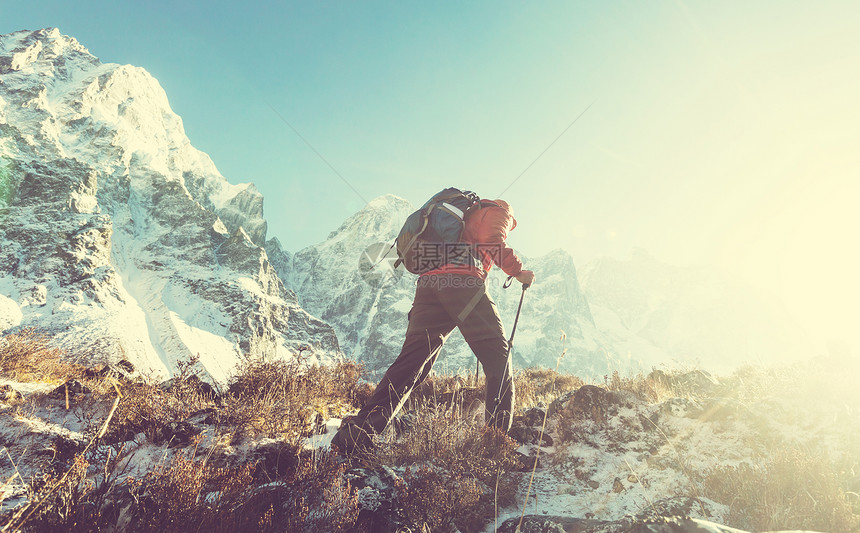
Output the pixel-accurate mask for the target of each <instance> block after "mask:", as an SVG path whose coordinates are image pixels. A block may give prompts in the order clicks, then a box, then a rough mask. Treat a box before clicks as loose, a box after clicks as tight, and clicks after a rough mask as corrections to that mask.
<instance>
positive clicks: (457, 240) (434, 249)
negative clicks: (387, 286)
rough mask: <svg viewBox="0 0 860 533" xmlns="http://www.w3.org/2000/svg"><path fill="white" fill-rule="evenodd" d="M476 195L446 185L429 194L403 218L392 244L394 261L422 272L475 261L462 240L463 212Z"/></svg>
mask: <svg viewBox="0 0 860 533" xmlns="http://www.w3.org/2000/svg"><path fill="white" fill-rule="evenodd" d="M479 202H480V199H479V198H478V195H477V194H475V193H473V192H471V191H461V190H460V189H455V188H453V187H449V188H447V189H445V190H443V191H441V192H439V193H437V194H435V195H434V196H433V197H432V198H430V199H429V200H428V201H427V203H425V204H424V205H423V206H421V209H419V210H417V211H415V212H414V213H412V214H411V215H409V217H408V218H407V219H406V222H405V223H404V224H403V228H401V229H400V233H399V234H398V235H397V239H396V240H395V241H394V244H395V245H396V246H397V256H398V259H397V261H395V262H394V268H397V267H398V266H399V265H400V263H403V266H405V267H406V270H408V271H409V272H412V273H413V274H424V273H426V272H429V271H431V270H434V269H436V268H439V267H441V266H443V265H445V264H452V263H453V264H462V265H470V264H474V261H475V259H474V256H473V254H472V253H471V251H470V249H469V246H468V245H466V244H464V243H462V242H461V239H462V236H463V229H464V228H465V225H466V223H465V218H466V213H467V212H468V211H469V209H470V208H471V207H472V206H474V205H476V204H478V203H479Z"/></svg>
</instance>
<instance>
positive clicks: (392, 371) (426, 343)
mask: <svg viewBox="0 0 860 533" xmlns="http://www.w3.org/2000/svg"><path fill="white" fill-rule="evenodd" d="M453 329H454V322H453V320H451V318H450V317H449V316H448V314H447V313H446V312H445V309H444V308H443V307H442V306H441V305H440V304H439V300H438V297H437V287H434V286H432V285H428V284H427V283H425V284H424V285H422V284H419V287H418V288H417V289H416V291H415V300H414V301H413V303H412V310H411V311H410V312H409V327H408V328H407V330H406V340H404V342H403V347H402V348H401V350H400V355H398V357H397V359H396V360H395V361H394V363H392V365H391V366H390V367H389V368H388V370H387V371H386V372H385V375H384V376H383V378H382V380H381V381H380V382H379V385H377V386H376V389H375V390H374V392H373V395H372V396H371V397H370V399H369V400H368V402H367V404H365V406H364V407H363V408H362V409H361V411H359V413H358V414H357V415H356V416H355V418H353V419H352V420H351V421H350V423H349V424H345V425H344V426H342V427H341V429H340V430H339V431H338V435H337V436H336V437H335V440H334V441H333V442H334V443H335V444H336V445H338V446H340V447H344V446H346V448H347V449H345V450H344V451H346V452H349V451H351V448H352V446H353V445H355V444H358V445H359V446H360V447H368V446H369V444H370V443H369V435H372V434H374V433H381V432H382V431H383V430H384V429H385V427H386V426H387V425H388V423H389V422H390V421H391V419H392V418H394V416H395V415H397V413H398V412H399V411H400V409H401V408H402V407H403V404H404V403H405V402H406V400H407V399H408V398H409V394H410V393H411V392H412V390H413V389H414V388H415V387H416V386H417V385H419V384H420V383H421V382H422V381H423V380H424V379H425V378H426V377H427V375H428V374H429V373H430V370H431V369H432V368H433V363H434V362H435V361H436V358H437V357H438V355H439V351H440V349H441V348H442V344H443V343H444V342H445V339H447V337H448V335H450V333H451V331H452V330H453ZM356 435H357V436H358V438H360V439H361V440H362V441H364V442H361V443H359V442H356V440H357V439H356V438H355V436H356ZM344 440H346V441H347V442H344Z"/></svg>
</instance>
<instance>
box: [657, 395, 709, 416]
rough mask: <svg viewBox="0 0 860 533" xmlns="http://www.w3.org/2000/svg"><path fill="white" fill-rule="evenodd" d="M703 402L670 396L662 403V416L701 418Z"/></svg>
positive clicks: (660, 411) (660, 410)
mask: <svg viewBox="0 0 860 533" xmlns="http://www.w3.org/2000/svg"><path fill="white" fill-rule="evenodd" d="M702 411H703V408H702V404H700V403H699V402H697V401H696V400H691V399H689V398H669V399H668V400H666V401H664V402H663V403H661V404H660V409H659V413H660V416H675V417H683V418H699V416H700V415H701V414H702Z"/></svg>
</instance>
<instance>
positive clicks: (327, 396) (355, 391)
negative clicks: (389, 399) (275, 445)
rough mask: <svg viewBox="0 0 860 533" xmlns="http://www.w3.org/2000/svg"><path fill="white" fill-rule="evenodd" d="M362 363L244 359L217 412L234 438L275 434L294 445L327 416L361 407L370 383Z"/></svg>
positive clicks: (223, 425)
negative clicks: (307, 363)
mask: <svg viewBox="0 0 860 533" xmlns="http://www.w3.org/2000/svg"><path fill="white" fill-rule="evenodd" d="M361 375H362V368H361V366H360V365H358V364H357V363H354V362H351V361H347V362H340V363H337V364H335V365H332V366H311V367H307V366H305V365H303V364H302V362H301V361H269V362H263V361H248V362H246V363H245V364H244V365H242V366H241V367H240V369H239V371H238V372H237V374H236V375H235V376H234V377H233V378H232V379H231V380H230V385H229V388H228V390H227V394H225V395H224V397H223V406H222V407H221V408H220V409H219V410H218V412H217V419H218V421H219V424H220V425H221V426H222V427H225V428H230V431H231V432H232V434H233V438H234V439H236V438H242V437H244V436H245V435H253V436H263V437H271V438H280V439H284V440H286V441H288V442H291V443H294V444H298V443H299V442H300V441H301V439H302V438H304V437H306V436H308V435H309V434H311V433H313V431H314V430H315V426H316V425H317V424H319V423H321V422H323V421H325V420H326V419H327V418H329V417H333V416H343V415H344V414H345V413H347V412H349V411H353V410H355V409H356V408H358V407H360V406H361V405H362V403H363V402H364V400H365V399H366V398H367V397H368V396H369V394H370V391H369V385H366V384H363V383H362V382H361V381H360V378H361Z"/></svg>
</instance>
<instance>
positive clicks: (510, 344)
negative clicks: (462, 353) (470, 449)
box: [475, 276, 529, 419]
mask: <svg viewBox="0 0 860 533" xmlns="http://www.w3.org/2000/svg"><path fill="white" fill-rule="evenodd" d="M513 279H514V276H508V280H507V281H505V283H504V285H502V288H503V289H507V288H508V287H510V286H511V283H512V282H513ZM528 288H529V284H528V283H523V292H521V293H520V304H519V305H518V306H517V315H516V316H515V317H514V326H513V327H512V328H511V338H509V339H508V353H507V355H505V371H504V373H503V374H502V381H501V382H500V383H499V392H498V393H497V394H496V402H495V403H496V405H495V407H494V408H493V418H494V419H495V416H496V413H495V410H496V409H498V407H499V406H498V403H499V402H500V401H501V399H502V387H504V385H505V376H506V375H507V373H508V368H509V367H510V366H511V350H512V349H513V347H514V335H515V334H516V333H517V323H518V322H519V321H520V311H522V310H523V298H524V297H525V295H526V289H528ZM475 375H476V381H477V373H476V374H475Z"/></svg>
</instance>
